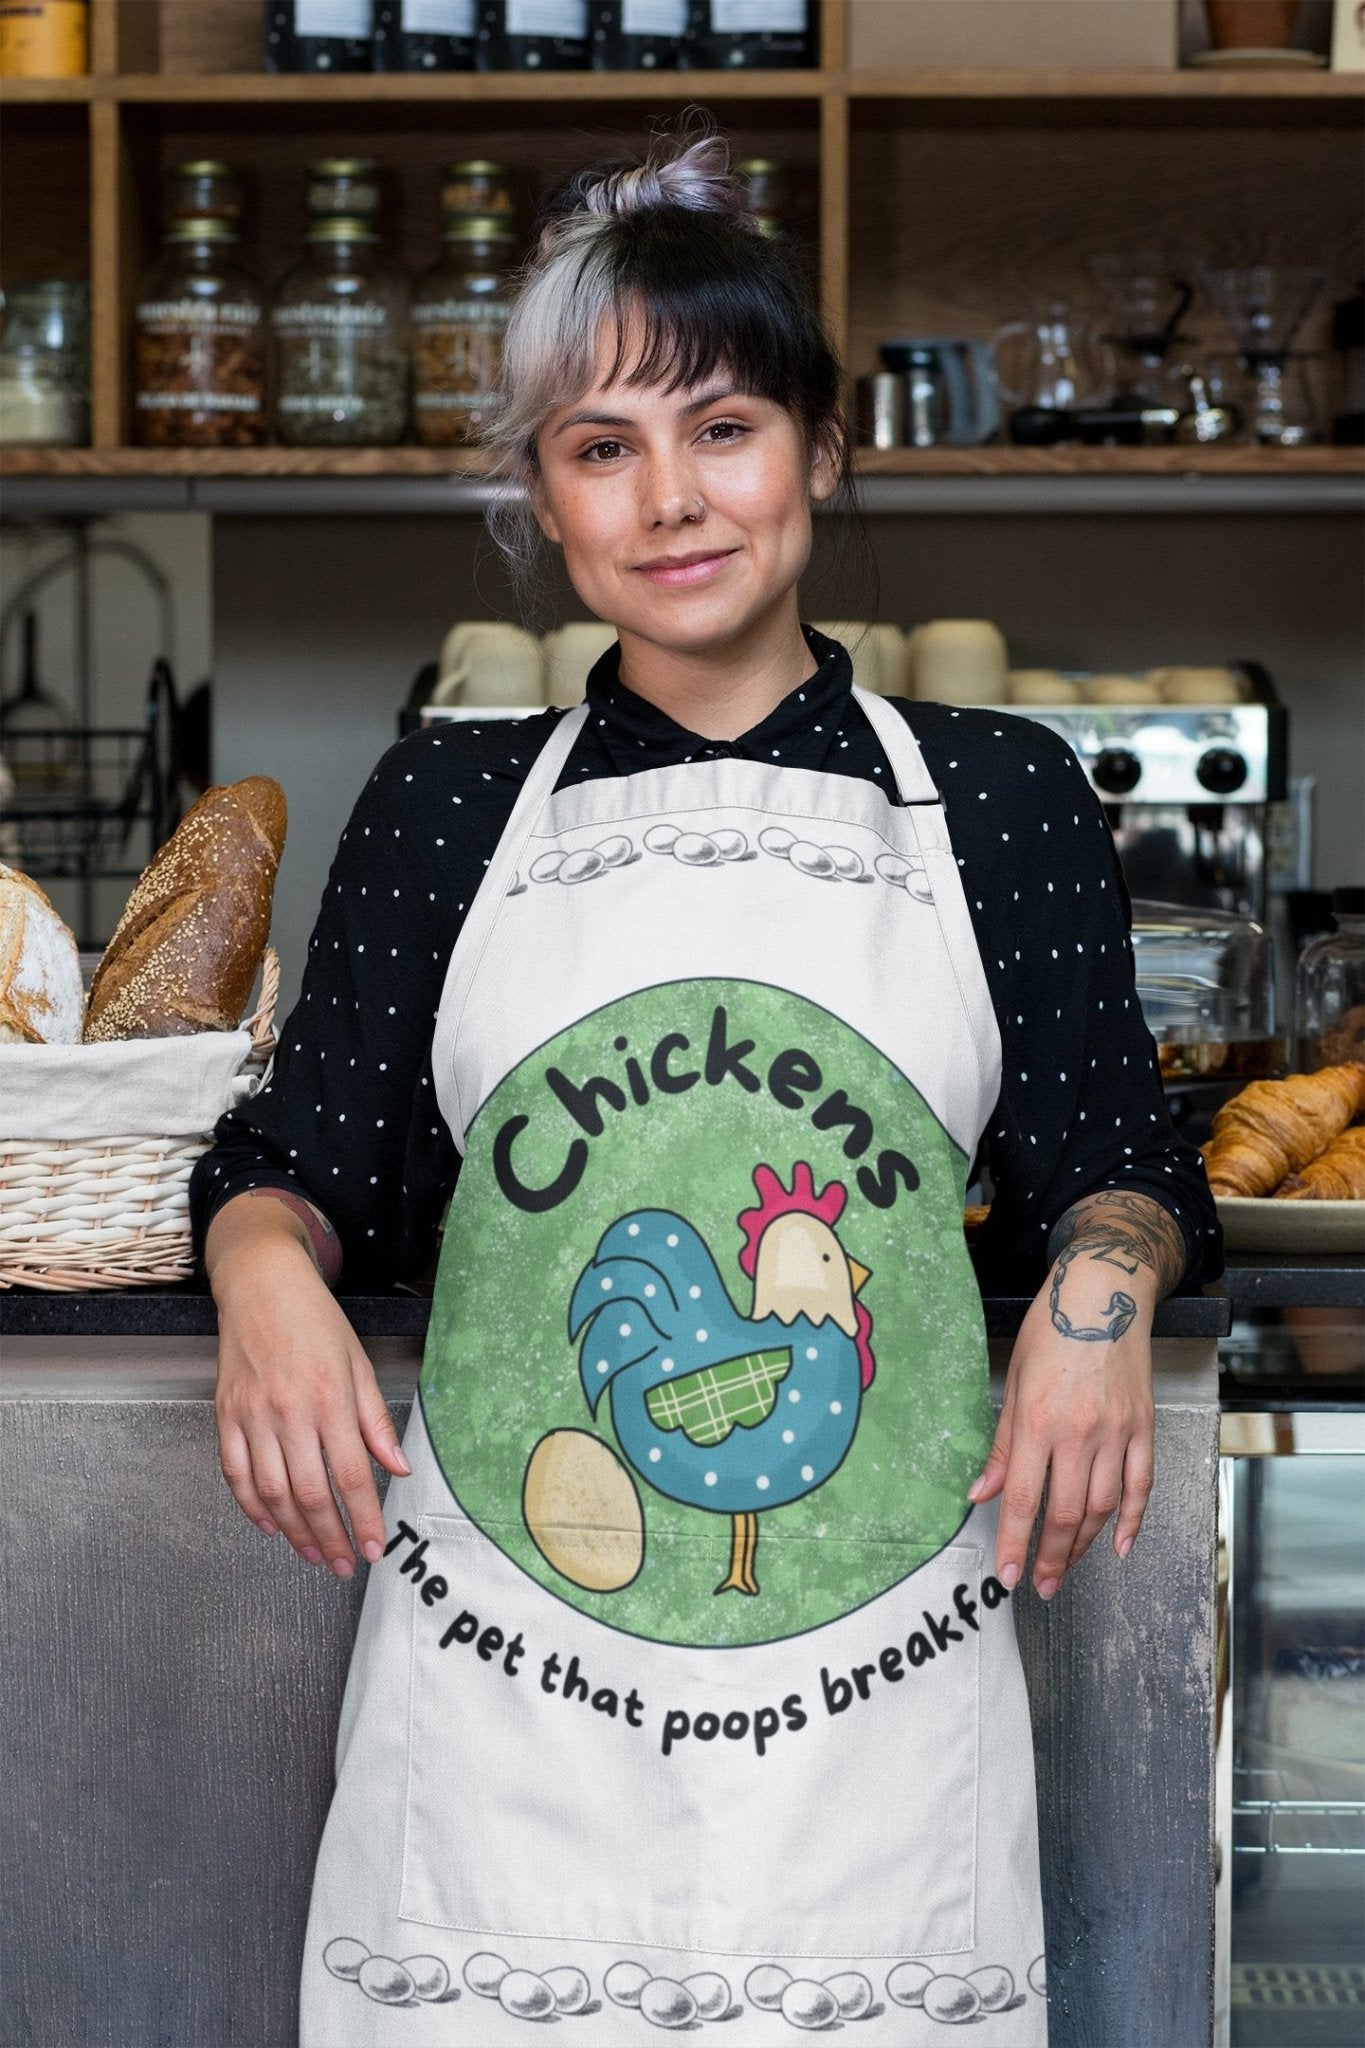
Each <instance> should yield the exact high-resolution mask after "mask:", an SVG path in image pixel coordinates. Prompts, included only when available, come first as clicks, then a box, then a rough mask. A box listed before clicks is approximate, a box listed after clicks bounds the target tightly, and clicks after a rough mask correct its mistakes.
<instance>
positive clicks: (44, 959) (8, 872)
mask: <svg viewBox="0 0 1365 2048" xmlns="http://www.w3.org/2000/svg"><path fill="white" fill-rule="evenodd" d="M84 1000H85V999H84V996H83V994H82V991H81V963H80V958H79V955H78V954H77V952H76V940H75V937H74V935H73V933H72V932H71V929H70V927H69V926H68V925H66V924H64V923H63V921H62V919H61V918H60V917H59V916H58V915H57V913H56V911H55V910H54V909H53V908H52V905H51V904H50V903H49V901H48V899H47V897H46V896H45V895H44V894H43V892H42V890H41V889H40V888H39V887H38V884H37V883H36V882H33V881H30V880H29V878H28V876H27V875H24V874H20V872H19V870H18V868H11V867H5V866H4V865H3V864H0V1043H5V1044H20V1045H75V1044H76V1043H77V1041H78V1040H79V1038H80V1035H81V1010H82V1007H83V1005H84Z"/></svg>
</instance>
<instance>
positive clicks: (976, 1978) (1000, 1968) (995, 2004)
mask: <svg viewBox="0 0 1365 2048" xmlns="http://www.w3.org/2000/svg"><path fill="white" fill-rule="evenodd" d="M967 1982H968V1983H969V1984H970V1985H972V1986H973V1987H974V1989H975V1990H976V1993H977V1995H978V1997H979V1998H980V2000H981V2010H982V2012H1003V2011H1004V2010H1005V2007H1006V2006H1007V2005H1008V2004H1009V2002H1010V2000H1011V1999H1012V1998H1013V1996H1014V1975H1013V1972H1012V1971H1010V1970H1007V1969H1006V1968H1005V1967H1004V1965H1003V1963H989V1964H987V1965H986V1967H985V1968H984V1969H981V1970H968V1972H967Z"/></svg>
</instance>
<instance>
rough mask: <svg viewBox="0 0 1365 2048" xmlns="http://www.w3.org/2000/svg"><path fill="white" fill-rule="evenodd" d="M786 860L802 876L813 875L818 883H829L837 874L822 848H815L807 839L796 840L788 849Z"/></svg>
mask: <svg viewBox="0 0 1365 2048" xmlns="http://www.w3.org/2000/svg"><path fill="white" fill-rule="evenodd" d="M787 859H788V860H789V861H790V862H791V864H792V866H793V867H794V868H796V869H797V870H798V871H799V872H800V873H801V874H803V875H814V876H816V878H817V879H818V880H819V881H822V882H831V881H833V879H834V876H835V873H836V872H837V871H836V869H835V866H834V862H833V861H832V860H831V859H830V857H829V855H828V854H827V853H826V852H825V849H824V847H823V846H815V845H813V844H812V842H811V841H810V840H809V839H798V840H796V842H795V843H794V844H793V845H792V846H791V847H790V848H789V850H788V853H787Z"/></svg>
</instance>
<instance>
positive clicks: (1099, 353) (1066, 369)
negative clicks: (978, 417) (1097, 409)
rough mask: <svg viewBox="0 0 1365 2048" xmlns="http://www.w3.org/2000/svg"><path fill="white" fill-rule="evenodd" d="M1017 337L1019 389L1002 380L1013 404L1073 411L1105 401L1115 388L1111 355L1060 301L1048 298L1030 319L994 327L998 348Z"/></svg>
mask: <svg viewBox="0 0 1365 2048" xmlns="http://www.w3.org/2000/svg"><path fill="white" fill-rule="evenodd" d="M1014 335H1018V336H1019V337H1020V340H1019V344H1018V350H1017V353H1018V355H1019V357H1020V368H1019V370H1018V372H1017V374H1018V376H1019V379H1020V382H1019V386H1018V388H1017V389H1011V388H1010V385H1009V384H1008V383H1007V382H1006V381H1005V378H1004V377H1003V376H1002V377H1001V380H1000V390H1001V393H1002V395H1003V396H1004V397H1005V398H1006V399H1007V400H1008V402H1009V403H1010V404H1011V405H1036V406H1039V407H1041V408H1042V409H1043V410H1044V411H1045V412H1074V411H1075V410H1076V409H1077V407H1080V406H1088V405H1102V404H1103V403H1104V402H1105V400H1106V399H1107V397H1108V396H1109V392H1110V389H1111V388H1112V384H1113V368H1112V364H1111V362H1110V360H1109V355H1108V351H1107V350H1106V349H1105V347H1104V346H1103V344H1102V343H1101V342H1099V341H1098V340H1097V339H1096V337H1095V336H1094V335H1092V334H1090V333H1089V332H1087V330H1086V329H1085V328H1084V327H1082V326H1081V325H1080V323H1079V321H1078V320H1077V317H1076V314H1075V313H1074V311H1073V310H1072V308H1071V307H1070V306H1068V305H1066V304H1065V303H1064V302H1063V301H1062V300H1060V299H1050V300H1048V301H1047V303H1046V304H1045V305H1043V306H1042V307H1041V308H1040V309H1039V311H1038V313H1037V315H1036V317H1035V318H1034V319H1032V320H1007V321H1006V322H1005V325H1004V326H1003V327H1000V328H997V329H996V333H995V344H994V345H995V348H996V350H997V351H999V349H1000V346H1001V344H1002V343H1008V342H1009V340H1010V337H1011V336H1014ZM1010 353H1011V354H1014V353H1016V351H1015V350H1013V349H1012V350H1011V351H1010Z"/></svg>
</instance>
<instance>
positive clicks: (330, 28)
mask: <svg viewBox="0 0 1365 2048" xmlns="http://www.w3.org/2000/svg"><path fill="white" fill-rule="evenodd" d="M370 10H371V0H294V33H295V35H297V36H368V35H369V33H370V29H371V27H372V25H373V24H372V22H371V11H370Z"/></svg>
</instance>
